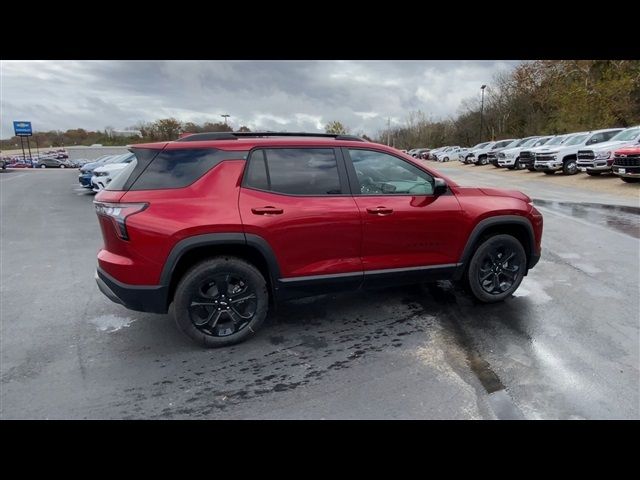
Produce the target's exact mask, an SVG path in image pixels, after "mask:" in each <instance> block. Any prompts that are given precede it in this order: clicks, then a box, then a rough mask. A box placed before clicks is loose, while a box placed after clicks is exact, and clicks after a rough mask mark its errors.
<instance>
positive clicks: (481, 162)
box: [478, 156, 487, 165]
mask: <svg viewBox="0 0 640 480" xmlns="http://www.w3.org/2000/svg"><path fill="white" fill-rule="evenodd" d="M486 164H487V157H485V156H482V157H480V158H478V165H486Z"/></svg>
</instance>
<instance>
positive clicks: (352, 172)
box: [341, 146, 452, 197]
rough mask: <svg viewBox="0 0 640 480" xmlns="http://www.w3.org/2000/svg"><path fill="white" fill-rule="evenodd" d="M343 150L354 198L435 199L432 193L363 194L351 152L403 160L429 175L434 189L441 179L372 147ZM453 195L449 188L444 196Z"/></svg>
mask: <svg viewBox="0 0 640 480" xmlns="http://www.w3.org/2000/svg"><path fill="white" fill-rule="evenodd" d="M341 149H342V155H343V156H344V162H345V166H346V169H347V175H348V176H349V186H350V187H351V193H352V195H353V196H354V197H389V196H392V197H435V196H436V195H435V193H430V194H424V195H416V194H411V193H361V192H360V182H359V181H358V175H357V174H356V168H355V167H354V166H353V161H352V160H351V155H350V154H349V150H369V151H374V152H378V153H383V154H385V155H389V156H390V157H395V158H397V159H398V160H402V161H403V162H404V163H407V164H409V165H411V166H413V167H415V168H417V169H418V170H420V171H421V172H424V173H426V174H427V175H429V176H430V177H431V178H432V179H434V187H435V178H439V177H437V176H436V175H434V174H433V173H431V172H430V171H429V170H426V169H425V168H422V167H421V166H420V165H416V164H415V163H412V162H408V161H407V160H405V159H404V158H402V157H399V156H398V155H394V154H393V153H389V152H387V151H384V150H380V149H377V148H372V147H368V146H367V147H360V146H358V147H341ZM449 194H452V192H451V190H450V189H449V188H448V187H447V193H445V194H444V195H449Z"/></svg>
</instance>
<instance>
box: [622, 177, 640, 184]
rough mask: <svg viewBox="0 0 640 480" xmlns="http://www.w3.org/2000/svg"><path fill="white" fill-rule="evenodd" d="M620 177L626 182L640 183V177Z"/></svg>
mask: <svg viewBox="0 0 640 480" xmlns="http://www.w3.org/2000/svg"><path fill="white" fill-rule="evenodd" d="M620 179H621V180H622V181H623V182H625V183H638V182H640V178H629V177H620Z"/></svg>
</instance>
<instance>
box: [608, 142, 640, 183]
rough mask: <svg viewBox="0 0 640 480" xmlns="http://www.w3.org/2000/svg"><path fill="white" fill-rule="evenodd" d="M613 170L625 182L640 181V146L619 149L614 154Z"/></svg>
mask: <svg viewBox="0 0 640 480" xmlns="http://www.w3.org/2000/svg"><path fill="white" fill-rule="evenodd" d="M612 170H613V173H614V174H616V175H618V176H619V177H620V178H621V179H622V181H623V182H627V183H638V182H640V146H638V145H636V146H633V147H625V148H622V149H620V150H617V151H616V152H615V153H614V156H613V165H612Z"/></svg>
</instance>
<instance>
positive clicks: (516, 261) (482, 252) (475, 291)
mask: <svg viewBox="0 0 640 480" xmlns="http://www.w3.org/2000/svg"><path fill="white" fill-rule="evenodd" d="M507 257H508V258H509V260H505V261H503V260H500V259H501V258H507ZM492 259H493V260H495V262H494V261H492ZM505 265H506V266H505ZM526 269H527V255H526V254H525V251H524V248H523V247H522V244H521V243H520V242H519V241H518V240H517V239H516V238H515V237H512V236H511V235H506V234H500V235H494V236H491V237H489V238H487V239H485V240H484V241H483V242H482V243H481V244H480V245H479V246H478V248H476V251H475V252H474V254H473V256H472V257H471V260H470V262H469V266H468V268H467V270H466V274H465V282H466V286H467V287H468V290H469V291H470V292H471V294H472V295H473V296H474V297H475V298H476V299H477V300H479V301H480V302H482V303H495V302H500V301H502V300H504V299H505V298H507V297H509V296H511V294H512V293H513V292H515V291H516V290H517V288H518V287H519V286H520V283H521V282H522V279H523V278H524V274H525V271H526ZM483 279H484V280H483Z"/></svg>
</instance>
